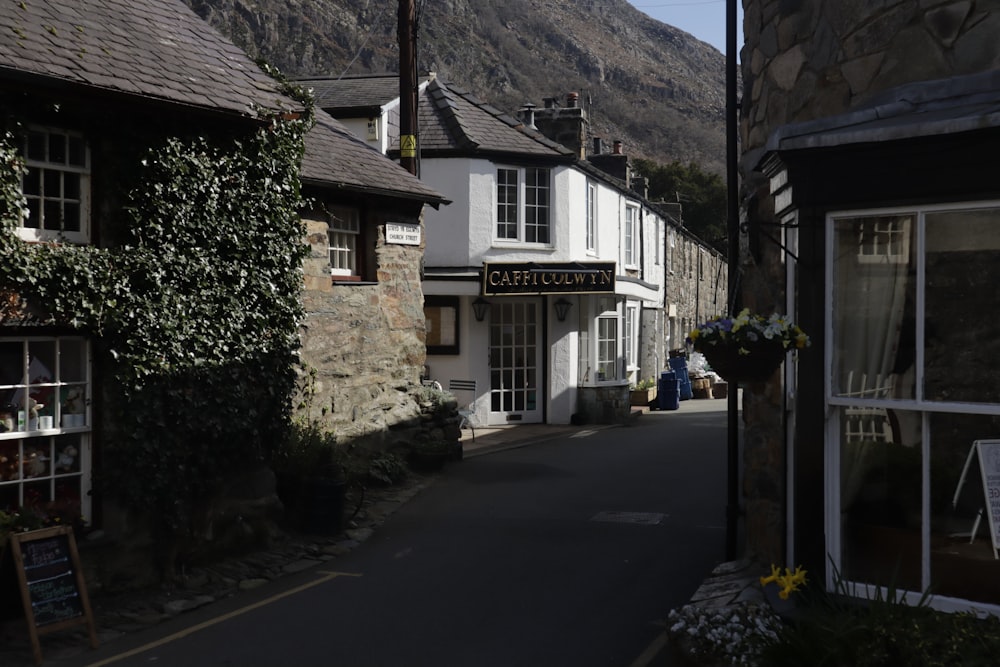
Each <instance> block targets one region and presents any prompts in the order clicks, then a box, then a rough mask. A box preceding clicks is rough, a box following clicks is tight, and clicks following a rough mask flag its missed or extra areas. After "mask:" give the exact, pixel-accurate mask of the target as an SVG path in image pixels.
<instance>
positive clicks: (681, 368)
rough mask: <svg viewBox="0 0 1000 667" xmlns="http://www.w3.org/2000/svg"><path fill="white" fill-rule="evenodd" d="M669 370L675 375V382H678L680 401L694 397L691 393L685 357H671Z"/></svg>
mask: <svg viewBox="0 0 1000 667" xmlns="http://www.w3.org/2000/svg"><path fill="white" fill-rule="evenodd" d="M670 368H671V370H673V371H674V372H675V373H677V380H678V382H680V392H681V393H680V397H681V400H682V401H686V400H688V399H689V398H693V397H694V392H693V391H691V378H690V377H689V376H688V361H687V358H686V357H672V358H671V359H670Z"/></svg>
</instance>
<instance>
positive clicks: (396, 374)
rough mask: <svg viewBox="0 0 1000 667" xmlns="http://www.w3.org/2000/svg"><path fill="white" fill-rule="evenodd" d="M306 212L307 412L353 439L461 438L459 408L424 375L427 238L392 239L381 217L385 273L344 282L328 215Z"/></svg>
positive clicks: (386, 444) (373, 443)
mask: <svg viewBox="0 0 1000 667" xmlns="http://www.w3.org/2000/svg"><path fill="white" fill-rule="evenodd" d="M303 220H304V223H305V225H306V238H307V241H308V243H309V246H310V248H311V252H310V255H309V257H308V258H307V260H306V261H305V263H304V289H303V302H304V306H305V310H306V321H305V324H304V326H303V329H302V360H303V361H304V362H305V365H306V367H307V368H309V369H311V376H310V377H303V378H302V383H303V387H304V389H305V391H304V392H303V393H304V396H303V403H304V405H303V406H302V408H301V411H300V414H304V416H306V417H308V418H309V419H312V420H317V421H319V422H321V423H322V424H323V426H324V427H326V428H328V429H330V430H331V431H333V432H334V433H336V435H337V440H338V442H339V443H344V444H346V443H348V442H352V443H360V444H361V445H362V446H365V447H369V448H373V449H385V448H391V447H394V446H396V445H399V444H409V443H412V442H415V441H417V440H425V439H434V440H442V439H443V440H454V441H456V442H457V441H458V439H459V438H460V436H461V431H460V430H459V428H458V420H457V414H452V415H451V418H447V415H445V416H444V417H443V416H442V414H441V411H440V410H438V409H437V408H436V406H437V405H438V403H439V402H440V401H439V399H442V397H440V396H431V395H430V394H432V393H433V392H434V390H433V389H429V388H427V387H423V386H422V385H421V383H420V375H421V371H422V368H423V365H424V362H425V359H426V354H425V338H424V312H423V296H422V292H421V276H420V267H421V263H422V258H423V248H422V246H412V245H394V244H387V243H385V238H384V232H382V229H384V224H380V225H379V238H378V240H377V242H376V250H375V257H376V261H377V265H378V269H377V276H378V281H377V282H375V283H362V284H335V283H333V282H332V281H331V278H330V265H329V259H328V254H327V247H328V241H327V224H326V222H325V221H324V220H322V218H321V216H319V215H315V214H311V215H304V216H303ZM443 400H445V401H446V402H447V401H448V400H449V399H447V398H446V397H445V398H444V399H443ZM450 402H451V403H452V404H454V400H453V399H450ZM452 407H453V408H457V406H454V405H453V406H452ZM449 414H451V413H449Z"/></svg>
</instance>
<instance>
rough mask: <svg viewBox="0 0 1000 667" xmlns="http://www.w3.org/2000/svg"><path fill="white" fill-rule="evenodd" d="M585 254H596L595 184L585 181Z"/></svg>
mask: <svg viewBox="0 0 1000 667" xmlns="http://www.w3.org/2000/svg"><path fill="white" fill-rule="evenodd" d="M586 236H587V238H586V243H587V252H588V253H591V254H594V253H596V252H597V183H595V182H593V181H587V229H586Z"/></svg>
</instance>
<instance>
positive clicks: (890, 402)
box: [824, 200, 1000, 614]
mask: <svg viewBox="0 0 1000 667" xmlns="http://www.w3.org/2000/svg"><path fill="white" fill-rule="evenodd" d="M975 209H1000V200H995V201H993V200H991V201H977V202H955V203H947V204H932V205H924V206H911V207H886V208H871V209H858V210H844V211H831V212H830V213H828V214H827V216H826V222H825V234H826V259H825V273H826V312H827V313H830V314H831V315H830V316H828V317H827V322H826V347H825V349H824V367H825V371H824V375H825V377H824V394H825V401H826V414H827V415H828V416H827V422H826V428H825V431H826V434H825V440H826V442H825V447H824V467H825V470H826V474H825V494H824V495H825V497H826V503H827V505H826V508H825V531H826V534H827V535H828V536H829V541H828V544H827V548H828V552H829V555H830V564H829V567H827V571H826V585H827V588H828V589H829V590H832V589H833V587H834V586H835V585H844V586H846V589H847V590H848V591H851V592H852V593H853V594H855V595H857V596H860V597H868V598H870V597H872V596H874V595H876V594H881V595H885V594H886V593H887V591H888V589H887V587H885V586H878V585H875V584H869V583H865V582H854V581H849V580H846V581H842V582H835V581H834V575H835V574H836V573H838V572H843V571H844V567H843V561H842V553H843V539H844V538H843V535H842V532H841V528H842V526H841V501H842V498H841V474H842V473H841V451H840V447H841V440H842V438H841V436H842V435H847V434H842V433H841V425H840V421H841V415H842V414H847V415H848V416H850V414H851V413H852V412H862V413H866V412H867V413H876V412H879V411H884V410H886V409H891V410H897V411H906V412H912V413H915V414H917V415H919V416H920V422H921V433H922V434H924V435H923V436H922V442H921V445H920V447H921V465H922V476H923V479H922V503H921V504H922V510H921V511H922V516H921V526H922V527H921V546H920V550H921V587H922V588H923V589H924V590H925V591H926V590H928V589H929V588H930V586H931V568H930V541H931V527H930V523H931V516H930V496H929V494H930V492H931V481H932V480H930V474H931V470H930V460H931V457H932V456H933V452H932V449H931V448H932V443H931V442H930V440H929V437H928V434H929V431H930V428H929V424H930V418H931V416H932V415H934V414H935V413H936V414H938V415H940V414H954V415H956V416H957V415H974V416H981V415H1000V403H966V402H948V401H940V400H934V399H928V398H926V397H925V396H924V395H923V362H924V360H923V356H924V353H923V346H924V340H923V339H924V329H923V326H921V327H919V328H918V330H917V332H916V334H917V335H916V357H917V359H916V376H915V380H914V382H915V392H916V395H915V397H914V398H889V397H885V396H881V397H874V396H871V395H869V394H866V393H864V392H853V394H852V392H851V391H850V390H848V391H840V392H837V391H835V389H836V387H835V383H836V380H835V377H834V363H835V360H834V349H835V347H836V346H837V345H838V344H839V341H837V340H835V339H834V330H835V322H834V320H835V318H834V317H833V316H832V313H833V308H834V303H835V301H834V298H835V295H834V289H835V286H834V284H833V281H834V253H835V252H836V248H835V245H836V242H835V236H836V221H837V220H844V219H856V218H877V217H880V216H899V215H912V216H913V220H914V222H915V224H916V230H915V232H914V238H915V239H916V243H917V253H916V260H915V264H916V266H915V270H916V290H917V295H916V321H917V322H923V321H924V316H925V312H924V305H925V294H926V285H927V275H926V260H925V256H926V253H927V250H928V249H927V239H926V233H925V226H924V225H925V220H926V216H927V215H928V214H932V213H939V212H945V211H956V212H958V211H963V210H975ZM864 242H865V240H864V239H863V238H859V245H864ZM871 247H872V248H879V249H881V250H880V251H879V252H871V253H868V252H863V251H861V252H859V253H858V257H857V259H858V261H859V263H868V262H874V261H881V262H885V263H890V262H893V263H894V262H900V261H908V254H907V255H903V254H902V251H901V250H900V249H901V248H904V247H905V249H906V251H907V253H909V247H908V244H904V245H902V246H901V245H899V244H898V243H896V244H895V245H894V244H893V243H879V244H877V245H874V244H873V245H872V246H871ZM891 248H895V249H896V250H899V252H890V251H889V250H890V249H891ZM904 258H906V259H904ZM987 534H988V529H987ZM896 593H897V594H898V595H900V596H901V598H903V599H905V600H906V601H907V602H908V603H909V604H917V603H918V602H919V601H920V600H921V599H922V596H923V593H922V592H921V591H909V590H898V591H896ZM929 604H930V606H931V607H934V608H936V609H940V610H943V611H972V612H976V613H982V612H983V611H987V612H989V613H993V614H998V613H1000V604H987V603H982V602H970V601H965V600H961V599H958V598H951V597H945V596H941V595H933V596H931V598H930V601H929Z"/></svg>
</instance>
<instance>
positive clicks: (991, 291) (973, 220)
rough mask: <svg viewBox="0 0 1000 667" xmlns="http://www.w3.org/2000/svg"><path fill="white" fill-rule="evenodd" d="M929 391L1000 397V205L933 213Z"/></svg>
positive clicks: (929, 230)
mask: <svg viewBox="0 0 1000 667" xmlns="http://www.w3.org/2000/svg"><path fill="white" fill-rule="evenodd" d="M926 225H927V226H926V238H927V254H926V257H927V285H926V297H925V299H926V306H925V314H926V317H925V344H924V351H925V352H924V354H925V360H924V395H925V397H926V398H927V399H929V400H933V401H962V402H977V403H983V402H988V403H1000V376H998V375H997V374H996V373H995V372H993V370H992V368H991V367H990V364H988V363H984V361H985V360H991V359H996V358H1000V357H998V355H1000V320H998V318H997V317H995V316H994V315H995V314H996V313H997V312H998V308H1000V290H998V289H997V288H996V286H997V281H998V279H1000V210H998V209H979V210H965V211H944V212H937V213H928V214H927V217H926Z"/></svg>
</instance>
